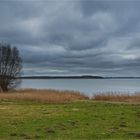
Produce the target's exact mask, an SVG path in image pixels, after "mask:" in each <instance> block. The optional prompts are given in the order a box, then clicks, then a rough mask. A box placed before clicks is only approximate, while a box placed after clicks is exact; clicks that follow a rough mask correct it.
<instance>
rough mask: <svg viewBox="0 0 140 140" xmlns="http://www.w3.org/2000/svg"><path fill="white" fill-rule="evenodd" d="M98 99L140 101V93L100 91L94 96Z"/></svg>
mask: <svg viewBox="0 0 140 140" xmlns="http://www.w3.org/2000/svg"><path fill="white" fill-rule="evenodd" d="M92 99H93V100H97V101H119V102H140V93H134V94H129V93H115V92H111V93H100V94H96V95H94V96H93V97H92Z"/></svg>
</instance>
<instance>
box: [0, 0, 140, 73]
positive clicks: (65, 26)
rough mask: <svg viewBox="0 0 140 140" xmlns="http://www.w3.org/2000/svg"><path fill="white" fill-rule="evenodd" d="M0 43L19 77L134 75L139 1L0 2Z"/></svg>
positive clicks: (139, 46)
mask: <svg viewBox="0 0 140 140" xmlns="http://www.w3.org/2000/svg"><path fill="white" fill-rule="evenodd" d="M0 41H4V42H8V43H10V44H12V45H15V46H17V47H18V49H19V50H20V54H21V55H22V58H23V71H24V75H82V74H88V75H90V74H92V75H101V76H140V1H135V0H133V1H131V0H129V1H127V0H124V1H121V0H120V1H114V0H109V1H107V0H103V1H100V0H98V1H97V0H96V1H92V0H36V1H35V0H28V1H27V0H0Z"/></svg>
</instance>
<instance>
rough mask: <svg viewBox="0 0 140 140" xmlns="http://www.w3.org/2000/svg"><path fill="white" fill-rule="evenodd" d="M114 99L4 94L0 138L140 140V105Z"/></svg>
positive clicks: (51, 93)
mask: <svg viewBox="0 0 140 140" xmlns="http://www.w3.org/2000/svg"><path fill="white" fill-rule="evenodd" d="M38 93H40V94H39V95H38ZM56 94H59V95H56ZM47 95H48V96H47ZM43 96H44V98H43ZM56 96H57V97H56ZM66 96H67V97H66ZM104 96H105V95H104ZM106 96H107V97H108V95H106ZM110 96H111V95H110ZM113 97H115V96H113ZM113 97H112V98H111V99H110V97H109V99H110V100H109V101H107V98H105V99H104V98H102V100H101V98H99V97H98V99H97V100H96V98H97V96H95V97H94V98H93V99H89V98H88V97H86V96H84V95H82V94H80V93H78V92H73V91H69V92H68V91H59V92H58V93H57V91H55V90H47V91H46V90H33V89H26V90H20V91H11V92H10V93H0V120H1V121H0V139H2V140H12V139H13V140H18V139H19V140H22V139H23V140H24V139H33V140H34V139H40V140H46V139H47V140H78V139H79V140H87V139H88V140H94V139H95V140H126V139H127V140H135V139H140V104H139V102H134V101H133V102H132V100H131V101H130V100H128V99H127V100H124V101H122V100H121V101H119V99H120V96H119V98H117V100H116V97H115V101H114V99H113ZM130 98H132V96H130ZM121 99H122V98H121Z"/></svg>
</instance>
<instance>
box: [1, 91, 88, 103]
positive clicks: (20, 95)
mask: <svg viewBox="0 0 140 140" xmlns="http://www.w3.org/2000/svg"><path fill="white" fill-rule="evenodd" d="M86 99H88V97H86V96H85V95H84V94H82V93H80V92H76V91H59V90H36V89H22V90H15V91H10V92H9V93H0V100H22V101H37V102H47V103H67V102H71V101H76V100H86Z"/></svg>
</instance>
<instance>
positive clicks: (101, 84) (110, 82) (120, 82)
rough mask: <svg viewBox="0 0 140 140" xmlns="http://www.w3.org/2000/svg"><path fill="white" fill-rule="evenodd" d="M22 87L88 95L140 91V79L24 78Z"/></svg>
mask: <svg viewBox="0 0 140 140" xmlns="http://www.w3.org/2000/svg"><path fill="white" fill-rule="evenodd" d="M20 88H35V89H58V90H74V91H80V92H83V93H84V94H86V95H88V96H92V95H94V94H96V93H98V94H99V93H102V92H129V93H134V92H140V79H23V80H22V82H21V85H20Z"/></svg>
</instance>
